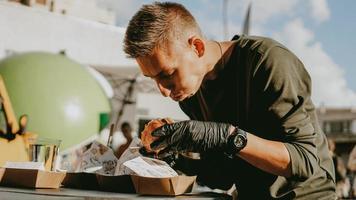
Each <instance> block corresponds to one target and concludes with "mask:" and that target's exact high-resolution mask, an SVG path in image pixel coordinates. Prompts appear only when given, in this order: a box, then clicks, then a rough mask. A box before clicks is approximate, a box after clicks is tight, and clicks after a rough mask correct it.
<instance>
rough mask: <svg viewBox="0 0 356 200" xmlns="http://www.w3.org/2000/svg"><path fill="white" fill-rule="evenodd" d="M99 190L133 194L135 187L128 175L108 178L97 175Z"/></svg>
mask: <svg viewBox="0 0 356 200" xmlns="http://www.w3.org/2000/svg"><path fill="white" fill-rule="evenodd" d="M96 177H97V180H98V183H99V187H100V190H103V191H109V192H120V193H135V187H134V185H133V183H132V179H131V176H130V175H121V176H108V175H100V174H98V175H97V176H96Z"/></svg>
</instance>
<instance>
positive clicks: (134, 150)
mask: <svg viewBox="0 0 356 200" xmlns="http://www.w3.org/2000/svg"><path fill="white" fill-rule="evenodd" d="M141 147H142V143H141V140H140V139H139V138H138V137H134V138H133V139H132V142H131V143H130V145H129V147H128V148H127V149H126V150H125V151H124V153H122V155H121V157H120V158H119V160H118V161H117V165H116V170H115V175H116V176H118V175H125V174H127V172H126V171H125V168H126V167H125V166H124V165H123V164H124V162H126V161H128V160H132V159H134V158H137V157H139V156H141V154H140V152H139V150H140V148H141Z"/></svg>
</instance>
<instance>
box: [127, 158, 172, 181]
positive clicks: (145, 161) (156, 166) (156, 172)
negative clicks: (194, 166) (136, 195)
mask: <svg viewBox="0 0 356 200" xmlns="http://www.w3.org/2000/svg"><path fill="white" fill-rule="evenodd" d="M123 165H124V166H125V167H127V168H128V169H129V170H131V171H132V172H134V173H135V174H136V175H138V176H145V177H157V178H166V177H173V176H178V174H177V172H175V171H174V170H173V169H172V168H171V167H170V166H169V165H168V164H167V163H166V162H164V161H161V160H157V159H153V158H147V157H137V158H134V159H132V160H129V161H126V162H125V163H124V164H123Z"/></svg>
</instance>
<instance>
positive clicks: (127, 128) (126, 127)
mask: <svg viewBox="0 0 356 200" xmlns="http://www.w3.org/2000/svg"><path fill="white" fill-rule="evenodd" d="M121 132H122V135H123V136H124V137H125V139H126V143H125V144H122V145H120V147H119V148H118V149H117V150H116V152H115V155H116V157H118V158H120V157H121V155H122V154H123V153H124V152H125V150H126V149H127V148H129V146H130V144H131V142H132V134H131V133H132V128H131V125H130V123H129V122H126V121H125V122H123V123H122V124H121Z"/></svg>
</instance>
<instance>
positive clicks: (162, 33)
mask: <svg viewBox="0 0 356 200" xmlns="http://www.w3.org/2000/svg"><path fill="white" fill-rule="evenodd" d="M187 31H194V32H196V33H197V34H199V35H201V30H200V28H199V25H198V24H197V22H196V20H195V18H194V17H193V15H192V14H191V13H190V12H189V11H188V10H187V9H186V8H185V7H184V6H183V5H181V4H178V3H171V2H164V3H160V2H155V3H153V4H148V5H143V6H142V7H141V8H140V10H139V11H138V12H137V13H136V14H135V15H134V16H133V17H132V19H131V20H130V22H129V25H128V27H127V29H126V34H125V39H124V51H125V53H126V54H127V55H128V57H131V58H138V57H144V56H148V55H152V53H153V50H154V48H156V47H162V46H164V45H165V44H167V42H169V41H170V40H171V39H179V38H180V37H181V36H182V35H184V33H186V32H187Z"/></svg>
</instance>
